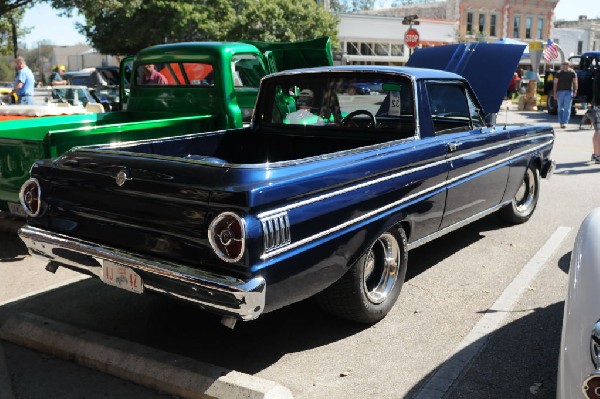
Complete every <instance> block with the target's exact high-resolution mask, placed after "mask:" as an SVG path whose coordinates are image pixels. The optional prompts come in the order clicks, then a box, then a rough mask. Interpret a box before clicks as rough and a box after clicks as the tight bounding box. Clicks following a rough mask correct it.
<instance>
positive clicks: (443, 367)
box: [0, 111, 600, 399]
mask: <svg viewBox="0 0 600 399" xmlns="http://www.w3.org/2000/svg"><path fill="white" fill-rule="evenodd" d="M579 114H580V115H581V114H582V111H579ZM579 119H580V116H578V117H575V118H574V119H572V124H571V125H570V126H568V128H567V129H560V128H558V124H557V123H556V122H555V120H554V119H553V118H552V119H548V116H547V115H546V114H545V113H542V112H515V111H508V112H507V113H505V114H501V115H500V116H499V117H498V121H499V122H504V121H505V120H507V121H508V122H525V123H549V122H550V123H552V125H553V127H554V128H555V129H556V133H557V137H556V142H555V145H554V151H553V157H554V158H555V160H556V161H557V164H558V167H557V170H556V172H555V174H554V176H553V177H552V179H550V180H543V181H542V187H541V197H540V201H539V203H538V208H537V210H536V212H535V214H534V216H533V217H532V219H531V220H530V221H529V222H527V223H525V224H522V225H518V226H506V225H504V224H502V223H500V222H499V221H498V220H497V219H496V218H495V217H494V216H493V215H492V216H490V217H487V218H484V219H482V220H480V221H477V222H475V223H474V224H472V225H469V226H466V227H464V228H462V229H460V230H458V231H455V232H454V233H451V234H449V235H447V236H445V237H442V238H440V239H438V240H437V241H434V242H431V243H429V244H427V245H424V246H422V247H420V248H417V249H416V250H414V251H411V252H410V253H409V265H408V275H407V281H406V283H405V285H404V287H403V291H402V293H401V295H400V298H399V301H398V303H397V304H396V306H395V307H394V309H393V310H392V311H391V312H390V314H389V315H388V316H387V317H386V318H385V319H384V320H383V321H381V322H379V323H377V324H375V325H373V326H361V325H355V324H350V323H347V322H343V321H339V320H336V319H333V318H331V317H329V316H328V315H326V314H323V313H322V312H321V311H320V310H318V308H316V306H315V305H314V304H313V303H312V301H310V300H307V301H305V302H302V303H299V304H296V305H293V306H289V307H287V308H284V309H281V310H279V311H277V312H274V313H271V314H266V315H263V316H261V317H260V318H259V319H257V320H255V321H252V322H246V323H238V324H237V325H236V327H235V329H233V330H229V329H227V328H225V327H223V326H221V325H220V324H219V319H218V318H216V317H214V316H212V315H209V314H205V313H203V312H201V311H199V310H196V309H194V308H191V307H189V306H185V305H181V304H179V303H176V302H173V301H171V300H168V299H165V298H162V297H157V296H138V295H135V294H131V293H127V292H123V291H120V290H118V289H117V288H113V287H109V286H106V285H103V284H102V283H101V282H99V281H97V280H92V279H81V277H80V276H79V275H77V274H75V273H73V272H69V271H67V270H64V269H59V270H58V271H57V273H56V274H51V273H48V272H46V271H45V270H44V269H43V265H42V264H41V263H40V262H38V261H36V260H33V259H32V258H31V257H29V256H28V255H27V252H26V250H25V248H24V246H23V245H22V244H21V243H20V241H19V240H18V238H17V237H16V236H15V234H14V232H12V233H11V232H2V233H0V261H1V262H0V323H3V322H5V320H7V319H8V318H9V317H11V316H12V315H15V314H20V313H23V312H28V313H33V314H36V315H39V316H43V317H45V318H48V319H51V320H57V321H60V322H64V323H67V324H69V325H72V326H76V327H78V328H85V329H87V330H90V331H94V332H97V333H101V334H105V335H107V336H111V337H118V338H121V339H124V340H126V341H129V342H133V343H136V344H141V345H145V346H148V347H151V348H156V349H159V350H161V351H165V352H167V353H170V354H173V355H174V356H175V355H181V356H186V357H189V358H191V359H195V360H198V361H201V362H205V363H209V364H213V365H216V366H220V367H225V368H227V369H231V370H237V371H240V372H242V373H246V374H248V375H251V376H256V377H260V378H263V379H266V380H271V381H274V382H277V383H279V384H281V385H283V386H284V387H287V388H288V389H289V390H290V391H291V392H292V393H293V395H294V397H295V398H303V399H309V398H349V397H352V398H373V397H377V398H436V397H439V398H442V397H445V398H453V399H454V398H498V399H500V398H502V399H505V398H551V397H554V396H555V390H556V372H557V361H558V350H559V341H560V331H561V323H562V312H563V304H564V297H565V294H566V284H567V273H568V268H569V261H570V254H571V249H572V245H573V241H574V238H575V235H576V232H577V229H578V226H579V224H580V223H581V221H582V220H583V218H584V217H585V216H586V215H587V213H589V211H591V210H592V209H593V208H594V207H596V206H599V204H600V190H598V188H597V187H598V174H599V173H600V165H596V164H592V163H591V162H590V161H589V159H590V154H591V137H592V133H593V132H592V131H591V130H590V129H587V130H579ZM499 126H501V124H499ZM0 223H6V221H4V222H0ZM8 230H10V229H8ZM528 270H533V272H532V273H530V274H529V277H528V278H529V279H527V276H525V275H526V274H527V273H526V272H527V271H528ZM32 294H33V295H32ZM503 298H512V300H503ZM2 352H3V353H2ZM3 363H4V366H5V369H6V370H5V371H4V372H3V371H2V369H3ZM3 374H4V377H3ZM3 378H4V380H5V382H6V381H8V383H9V384H10V386H11V387H12V391H13V397H14V398H34V399H35V398H48V397H56V398H84V397H85V398H121V397H123V398H153V397H165V395H163V394H161V393H159V392H156V391H154V390H151V389H147V388H144V387H141V386H138V385H135V384H132V383H130V382H127V381H125V380H121V379H119V378H115V377H113V376H109V375H106V374H103V373H100V372H98V371H94V370H91V369H88V368H85V367H81V366H78V365H75V364H74V363H72V362H69V361H65V360H60V359H57V358H55V357H53V356H49V355H46V354H41V353H39V352H35V351H32V350H29V349H24V348H22V347H19V346H17V345H14V344H12V343H8V342H5V341H0V386H1V384H2V380H3ZM2 395H3V394H2V393H0V398H3V397H2ZM6 397H9V396H6Z"/></svg>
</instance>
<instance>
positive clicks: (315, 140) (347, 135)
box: [101, 128, 412, 166]
mask: <svg viewBox="0 0 600 399" xmlns="http://www.w3.org/2000/svg"><path fill="white" fill-rule="evenodd" d="M292 130H293V129H289V128H288V129H286V132H285V133H283V132H282V131H268V130H252V129H251V128H246V129H237V130H229V131H220V132H213V133H206V134H198V135H191V136H186V137H174V138H167V139H163V140H154V141H144V142H137V143H131V144H125V145H121V146H118V147H112V148H113V149H114V150H116V151H123V152H131V153H136V154H140V155H143V154H146V155H151V156H159V157H169V158H181V159H182V160H190V161H203V162H209V163H214V164H235V165H257V164H267V163H268V164H270V165H271V166H272V164H273V163H277V162H286V161H296V162H298V161H301V160H304V159H307V158H314V157H319V156H323V155H331V154H333V153H338V152H344V151H349V150H353V149H357V148H361V147H366V146H371V145H376V144H382V143H386V142H391V141H396V140H400V139H406V138H411V137H412V135H411V134H401V133H400V132H398V131H385V132H379V133H377V134H375V133H374V131H373V132H372V133H371V134H365V132H364V131H362V132H353V131H351V130H349V129H339V130H337V131H332V129H323V130H322V131H321V130H319V129H314V128H313V129H311V132H310V134H307V132H306V131H304V130H303V129H302V128H299V129H297V131H296V132H294V131H292ZM101 148H104V149H106V147H105V146H101Z"/></svg>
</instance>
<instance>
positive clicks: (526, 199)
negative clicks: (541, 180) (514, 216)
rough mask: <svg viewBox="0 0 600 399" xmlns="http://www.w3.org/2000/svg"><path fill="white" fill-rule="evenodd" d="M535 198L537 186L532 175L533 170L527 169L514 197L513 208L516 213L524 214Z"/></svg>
mask: <svg viewBox="0 0 600 399" xmlns="http://www.w3.org/2000/svg"><path fill="white" fill-rule="evenodd" d="M536 196H537V184H536V178H535V175H534V170H532V169H531V168H529V169H527V172H526V173H525V177H524V178H523V182H521V186H520V187H519V190H518V191H517V194H516V195H515V199H514V201H515V207H516V208H517V212H521V213H525V212H527V210H528V209H529V208H531V205H532V204H533V202H534V198H536Z"/></svg>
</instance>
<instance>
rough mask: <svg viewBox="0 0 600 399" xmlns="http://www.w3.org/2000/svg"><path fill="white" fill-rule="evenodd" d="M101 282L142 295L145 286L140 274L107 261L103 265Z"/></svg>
mask: <svg viewBox="0 0 600 399" xmlns="http://www.w3.org/2000/svg"><path fill="white" fill-rule="evenodd" d="M101 280H102V281H104V282H105V283H106V284H109V285H113V286H115V287H119V288H122V289H124V290H127V291H131V292H135V293H138V294H141V293H142V292H144V285H143V283H142V278H141V277H140V275H139V274H137V273H136V272H134V271H133V270H132V269H131V268H129V267H127V266H123V265H120V264H118V263H114V262H111V261H109V260H105V261H104V262H103V263H102V276H101Z"/></svg>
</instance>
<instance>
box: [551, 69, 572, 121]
mask: <svg viewBox="0 0 600 399" xmlns="http://www.w3.org/2000/svg"><path fill="white" fill-rule="evenodd" d="M577 85H578V83H577V73H575V71H574V70H573V69H572V68H571V64H570V63H569V61H564V62H563V63H562V64H561V67H560V71H558V72H557V73H556V74H555V75H554V98H555V99H556V101H557V105H558V123H560V127H561V128H564V127H565V126H566V124H567V123H569V118H570V116H571V106H572V105H573V98H574V97H575V96H576V95H577Z"/></svg>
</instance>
